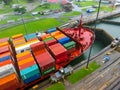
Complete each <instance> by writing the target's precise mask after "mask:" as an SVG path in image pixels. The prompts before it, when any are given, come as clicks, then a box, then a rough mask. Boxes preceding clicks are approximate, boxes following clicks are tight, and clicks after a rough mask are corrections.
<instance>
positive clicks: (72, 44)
mask: <svg viewBox="0 0 120 90" xmlns="http://www.w3.org/2000/svg"><path fill="white" fill-rule="evenodd" d="M75 45H76V42H74V41H70V42H68V43H66V44H64V45H63V46H64V47H65V48H66V49H67V50H69V49H71V48H74V47H75Z"/></svg>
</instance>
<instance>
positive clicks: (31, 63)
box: [19, 61, 36, 70]
mask: <svg viewBox="0 0 120 90" xmlns="http://www.w3.org/2000/svg"><path fill="white" fill-rule="evenodd" d="M34 64H36V62H35V61H30V62H28V63H24V64H22V65H19V70H23V69H25V68H27V67H30V66H33V65H34Z"/></svg>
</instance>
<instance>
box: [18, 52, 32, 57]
mask: <svg viewBox="0 0 120 90" xmlns="http://www.w3.org/2000/svg"><path fill="white" fill-rule="evenodd" d="M27 54H31V53H30V51H25V52H23V53H19V54H17V55H16V57H17V58H20V57H23V56H25V55H27Z"/></svg>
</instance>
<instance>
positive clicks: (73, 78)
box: [68, 62, 100, 84]
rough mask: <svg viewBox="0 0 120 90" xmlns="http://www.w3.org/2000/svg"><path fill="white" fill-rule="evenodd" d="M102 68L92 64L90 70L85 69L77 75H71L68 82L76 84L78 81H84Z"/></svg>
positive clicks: (77, 72) (76, 73)
mask: <svg viewBox="0 0 120 90" xmlns="http://www.w3.org/2000/svg"><path fill="white" fill-rule="evenodd" d="M99 67H100V65H99V64H97V63H96V62H92V63H90V64H89V68H88V69H86V68H85V67H84V68H82V69H80V70H78V71H76V72H75V73H73V74H71V75H70V76H68V80H69V81H70V82H71V83H72V84H74V83H76V82H77V81H79V80H81V79H83V78H84V77H85V76H87V75H89V74H91V73H92V72H93V71H95V70H96V69H98V68H99Z"/></svg>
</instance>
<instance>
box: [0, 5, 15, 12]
mask: <svg viewBox="0 0 120 90" xmlns="http://www.w3.org/2000/svg"><path fill="white" fill-rule="evenodd" d="M12 11H13V9H12V8H11V7H10V5H4V6H3V8H1V9H0V14H4V13H9V12H12Z"/></svg>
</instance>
